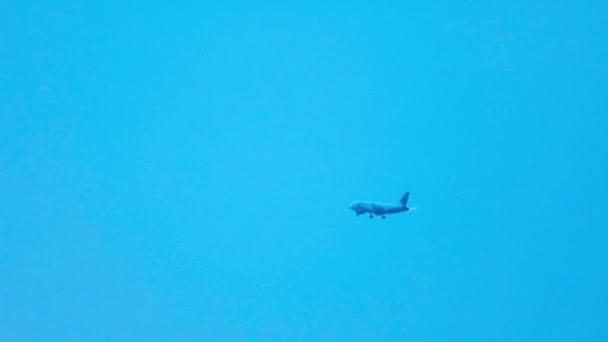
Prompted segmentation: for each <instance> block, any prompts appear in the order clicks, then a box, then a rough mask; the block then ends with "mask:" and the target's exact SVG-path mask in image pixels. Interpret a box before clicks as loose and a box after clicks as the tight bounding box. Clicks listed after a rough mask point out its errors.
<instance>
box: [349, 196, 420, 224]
mask: <svg viewBox="0 0 608 342" xmlns="http://www.w3.org/2000/svg"><path fill="white" fill-rule="evenodd" d="M409 197H410V193H409V192H406V193H405V194H404V195H403V197H401V200H400V201H399V203H376V202H362V201H356V202H353V203H351V205H350V206H349V208H350V209H351V210H354V211H355V214H357V216H359V215H361V214H366V213H367V214H369V217H370V218H373V217H374V215H376V216H380V217H382V218H386V214H396V213H401V212H404V211H408V210H412V209H414V208H410V207H408V206H407V200H408V199H409Z"/></svg>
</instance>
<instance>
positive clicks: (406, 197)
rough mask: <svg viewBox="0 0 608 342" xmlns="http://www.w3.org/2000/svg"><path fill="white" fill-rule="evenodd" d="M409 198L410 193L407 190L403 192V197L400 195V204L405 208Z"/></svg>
mask: <svg viewBox="0 0 608 342" xmlns="http://www.w3.org/2000/svg"><path fill="white" fill-rule="evenodd" d="M409 198H410V193H409V191H408V192H406V193H405V194H403V197H401V200H400V201H399V202H401V205H402V206H403V207H404V208H407V200H408V199H409Z"/></svg>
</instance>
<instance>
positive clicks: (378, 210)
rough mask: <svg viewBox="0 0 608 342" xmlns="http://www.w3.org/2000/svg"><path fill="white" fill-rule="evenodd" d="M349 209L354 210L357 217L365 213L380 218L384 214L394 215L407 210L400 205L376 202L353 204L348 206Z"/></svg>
mask: <svg viewBox="0 0 608 342" xmlns="http://www.w3.org/2000/svg"><path fill="white" fill-rule="evenodd" d="M350 208H351V209H352V210H354V211H355V213H356V214H357V215H361V214H366V213H367V214H373V215H376V216H382V215H385V214H396V213H400V212H404V211H408V210H409V208H408V207H404V206H401V205H396V204H389V203H376V202H353V203H352V204H351V205H350Z"/></svg>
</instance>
